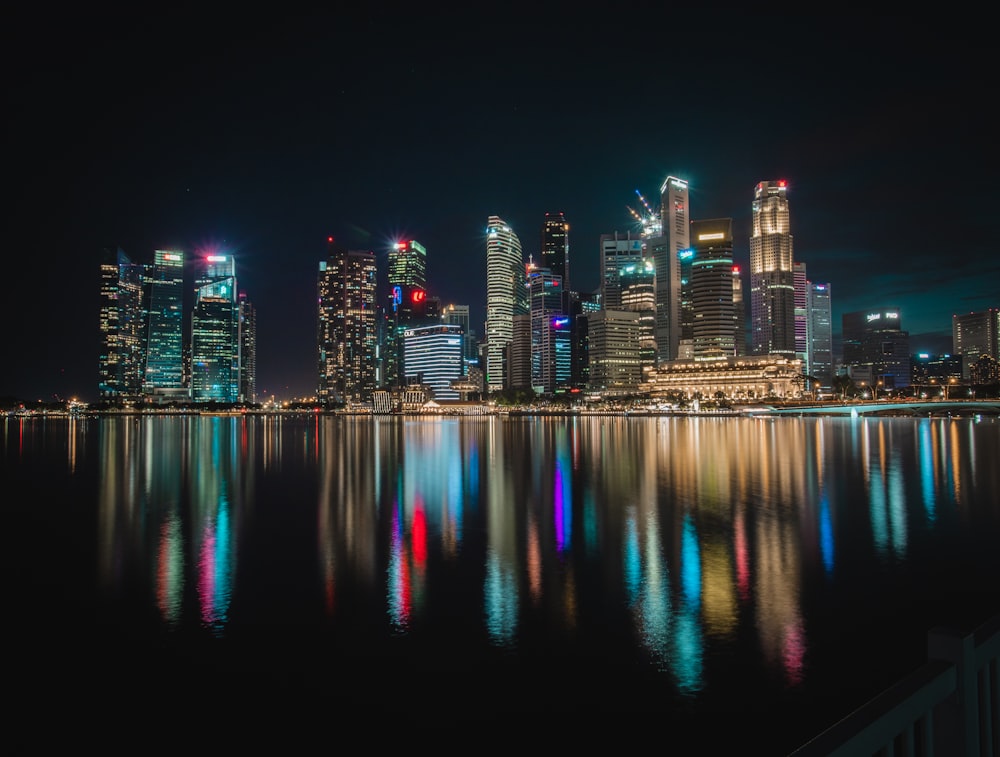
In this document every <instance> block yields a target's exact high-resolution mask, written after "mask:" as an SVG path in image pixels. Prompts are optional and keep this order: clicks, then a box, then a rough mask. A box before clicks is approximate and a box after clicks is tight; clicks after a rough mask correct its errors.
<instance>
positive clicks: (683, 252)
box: [677, 250, 694, 260]
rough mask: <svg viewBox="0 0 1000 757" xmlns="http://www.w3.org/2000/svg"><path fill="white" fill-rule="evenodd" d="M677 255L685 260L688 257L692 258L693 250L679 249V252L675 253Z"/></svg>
mask: <svg viewBox="0 0 1000 757" xmlns="http://www.w3.org/2000/svg"><path fill="white" fill-rule="evenodd" d="M677 257H679V258H680V259H681V260H687V259H688V258H693V257H694V250H681V251H680V252H679V253H677Z"/></svg>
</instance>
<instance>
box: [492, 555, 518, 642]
mask: <svg viewBox="0 0 1000 757" xmlns="http://www.w3.org/2000/svg"><path fill="white" fill-rule="evenodd" d="M484 600H485V608H484V609H485V613H486V630H487V632H488V633H489V636H490V640H491V641H492V642H493V643H494V644H495V645H497V646H500V647H503V648H512V647H513V646H514V641H515V638H516V634H517V623H518V612H517V603H518V593H517V576H516V575H515V574H514V571H513V570H511V568H510V566H509V565H507V564H506V563H505V561H504V560H503V558H502V557H501V556H500V555H498V554H497V553H496V551H495V550H493V549H490V551H489V555H488V556H487V559H486V584H485V587H484Z"/></svg>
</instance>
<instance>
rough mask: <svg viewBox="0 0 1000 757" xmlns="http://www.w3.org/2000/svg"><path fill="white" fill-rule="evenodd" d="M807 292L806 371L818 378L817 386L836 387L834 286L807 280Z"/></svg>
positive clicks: (829, 388) (823, 388) (823, 387)
mask: <svg viewBox="0 0 1000 757" xmlns="http://www.w3.org/2000/svg"><path fill="white" fill-rule="evenodd" d="M806 283H807V286H806V291H807V293H808V297H807V302H806V312H807V313H808V328H809V333H808V335H807V338H806V343H807V345H808V358H807V361H806V362H807V364H808V366H809V369H808V370H805V373H806V374H808V375H809V376H812V377H813V378H814V379H816V381H817V382H818V386H816V387H812V388H813V389H814V390H815V389H819V390H827V391H829V390H831V389H832V388H833V370H834V367H833V309H832V305H831V294H832V290H831V288H830V285H829V284H814V283H813V282H811V281H810V282H806Z"/></svg>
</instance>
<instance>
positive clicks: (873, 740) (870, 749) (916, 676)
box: [790, 615, 1000, 757]
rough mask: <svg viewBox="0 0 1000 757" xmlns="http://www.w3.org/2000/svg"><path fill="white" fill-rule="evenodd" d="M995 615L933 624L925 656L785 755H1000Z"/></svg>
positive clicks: (999, 629)
mask: <svg viewBox="0 0 1000 757" xmlns="http://www.w3.org/2000/svg"><path fill="white" fill-rule="evenodd" d="M998 660H1000V615H997V616H995V617H994V618H993V619H992V620H990V621H988V622H987V623H985V624H983V625H982V626H980V627H979V628H978V629H976V630H975V631H974V632H972V633H961V632H958V631H955V630H952V629H948V628H935V629H933V630H931V631H930V632H929V633H928V635H927V662H926V663H925V664H924V665H922V666H921V667H920V668H919V669H918V670H916V671H914V672H913V673H912V674H911V675H910V676H908V677H907V678H905V679H904V680H902V681H900V682H899V683H897V684H896V685H895V686H893V687H892V688H890V689H888V690H886V691H884V692H883V693H882V694H880V695H879V696H877V697H875V698H874V699H872V700H871V701H869V702H868V703H867V704H865V705H863V706H862V707H860V708H859V709H857V710H855V711H854V712H852V713H851V714H850V715H848V716H847V717H846V718H844V719H843V720H841V721H840V722H838V723H836V724H835V725H833V726H832V727H830V728H828V729H827V730H826V731H824V732H823V733H821V734H820V735H819V736H817V737H816V738H814V739H812V740H811V741H809V742H808V743H807V744H805V745H804V746H802V747H800V748H799V749H796V750H795V751H794V752H792V753H791V755H790V757H821V756H822V757H858V756H859V755H860V756H866V755H877V756H878V757H896V755H907V756H908V757H935V756H936V755H941V757H1000V692H998V675H997V668H998Z"/></svg>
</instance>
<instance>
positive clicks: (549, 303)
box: [528, 267, 570, 394]
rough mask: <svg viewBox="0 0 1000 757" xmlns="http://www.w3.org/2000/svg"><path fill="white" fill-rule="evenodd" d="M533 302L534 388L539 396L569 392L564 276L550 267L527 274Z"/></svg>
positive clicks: (567, 321) (567, 332)
mask: <svg viewBox="0 0 1000 757" xmlns="http://www.w3.org/2000/svg"><path fill="white" fill-rule="evenodd" d="M528 291H529V299H530V303H531V309H530V312H531V386H532V387H533V388H534V390H535V391H536V392H538V393H540V394H553V393H554V392H556V391H557V389H564V390H565V389H567V388H568V387H569V381H570V327H569V316H568V315H567V314H566V312H565V311H564V309H563V305H564V303H565V301H566V299H567V298H566V297H565V292H563V286H562V280H561V277H560V276H558V275H557V274H554V273H552V272H551V271H549V270H548V269H547V268H544V267H538V268H534V269H533V270H532V271H531V272H530V273H529V275H528Z"/></svg>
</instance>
